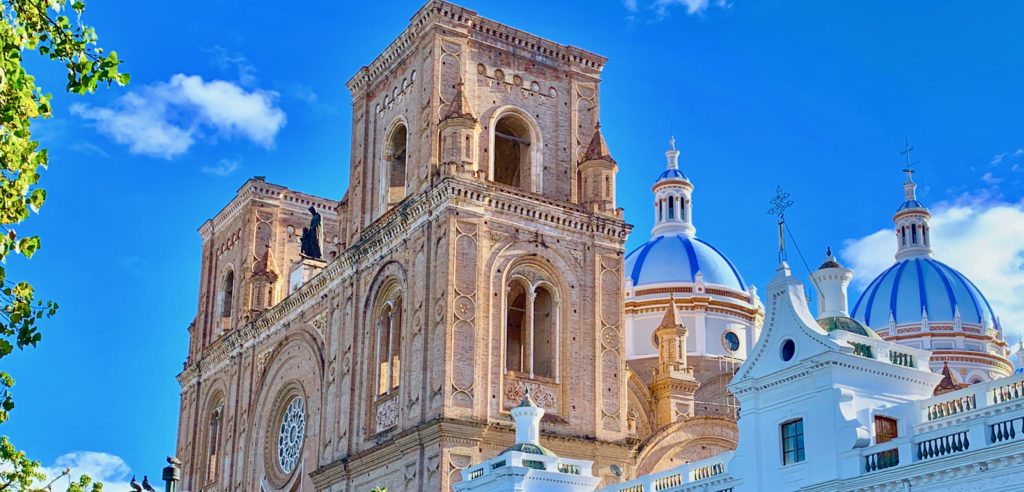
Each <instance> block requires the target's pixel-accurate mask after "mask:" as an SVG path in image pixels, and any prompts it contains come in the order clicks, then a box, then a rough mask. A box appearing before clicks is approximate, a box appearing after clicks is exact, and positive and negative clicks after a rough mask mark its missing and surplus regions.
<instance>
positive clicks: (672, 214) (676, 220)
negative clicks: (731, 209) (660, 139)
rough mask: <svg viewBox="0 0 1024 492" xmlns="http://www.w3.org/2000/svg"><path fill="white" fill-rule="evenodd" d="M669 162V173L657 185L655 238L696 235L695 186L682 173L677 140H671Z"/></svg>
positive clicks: (653, 189)
mask: <svg viewBox="0 0 1024 492" xmlns="http://www.w3.org/2000/svg"><path fill="white" fill-rule="evenodd" d="M665 158H666V160H667V161H668V162H667V164H666V166H665V167H666V168H665V171H664V172H663V173H661V175H659V176H658V180H657V181H655V182H654V186H653V187H652V191H654V228H652V229H651V235H652V236H670V235H678V234H683V235H686V236H693V235H694V234H696V233H697V229H696V228H695V227H694V226H693V209H692V204H691V201H690V197H691V195H692V193H693V183H690V179H689V178H687V177H686V175H685V174H683V172H682V171H680V170H679V151H678V150H676V139H675V137H672V138H670V139H669V149H668V151H667V152H665Z"/></svg>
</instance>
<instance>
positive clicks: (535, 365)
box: [505, 276, 559, 379]
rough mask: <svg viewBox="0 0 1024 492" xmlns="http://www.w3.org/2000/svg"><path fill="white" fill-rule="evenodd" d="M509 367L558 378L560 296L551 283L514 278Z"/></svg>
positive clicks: (508, 330) (507, 336) (509, 308)
mask: <svg viewBox="0 0 1024 492" xmlns="http://www.w3.org/2000/svg"><path fill="white" fill-rule="evenodd" d="M506 296H507V297H506V304H505V369H506V370H507V371H511V372H516V373H520V374H522V375H524V376H527V377H529V378H531V379H534V378H547V379H558V351H559V349H558V347H559V338H558V330H559V311H558V299H557V297H556V295H555V293H554V290H553V288H552V287H551V285H550V284H548V283H547V282H545V281H535V282H533V283H532V284H531V283H530V282H529V281H528V280H527V279H525V278H523V277H518V276H516V277H513V279H512V280H510V281H509V284H508V288H507V290H506Z"/></svg>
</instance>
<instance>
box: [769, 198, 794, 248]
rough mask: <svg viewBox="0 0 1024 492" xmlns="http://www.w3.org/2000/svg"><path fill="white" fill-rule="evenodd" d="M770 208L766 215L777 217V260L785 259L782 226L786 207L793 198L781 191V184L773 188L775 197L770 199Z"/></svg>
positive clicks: (789, 205) (790, 204)
mask: <svg viewBox="0 0 1024 492" xmlns="http://www.w3.org/2000/svg"><path fill="white" fill-rule="evenodd" d="M771 204H772V208H770V209H768V215H774V216H776V217H778V219H779V261H786V240H785V236H783V234H782V231H783V227H784V226H785V224H786V209H788V208H789V207H792V206H793V200H790V199H789V193H787V192H785V191H782V186H779V187H778V188H777V189H776V190H775V198H772V201H771Z"/></svg>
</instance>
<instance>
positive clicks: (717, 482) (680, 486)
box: [601, 452, 733, 492]
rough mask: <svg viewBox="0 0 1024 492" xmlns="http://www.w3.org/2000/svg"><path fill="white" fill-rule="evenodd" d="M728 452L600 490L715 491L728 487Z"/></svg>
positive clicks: (724, 489)
mask: <svg viewBox="0 0 1024 492" xmlns="http://www.w3.org/2000/svg"><path fill="white" fill-rule="evenodd" d="M732 454H733V453H731V452H729V453H722V454H720V455H718V456H715V457H714V458H711V459H707V460H703V461H698V462H696V463H687V464H684V465H681V466H678V467H675V468H672V469H670V470H665V471H663V472H661V473H655V474H651V475H645V476H643V477H640V478H638V479H636V480H631V481H629V482H624V483H620V484H614V485H609V486H607V487H605V488H604V489H601V490H602V492H690V491H697V490H700V491H705V490H707V491H710V492H719V491H726V490H729V489H730V487H731V486H730V485H729V482H731V481H732V479H731V478H729V477H728V474H727V472H728V464H729V461H730V460H732Z"/></svg>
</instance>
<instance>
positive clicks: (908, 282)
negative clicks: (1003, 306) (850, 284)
mask: <svg viewBox="0 0 1024 492" xmlns="http://www.w3.org/2000/svg"><path fill="white" fill-rule="evenodd" d="M922 308H927V309H928V321H929V322H940V323H942V322H948V323H951V322H953V318H954V317H955V314H954V313H955V312H956V308H959V309H960V321H961V322H963V323H970V324H976V325H984V324H987V325H988V326H990V327H998V325H997V323H996V316H995V313H993V312H992V306H990V305H989V303H988V300H986V299H985V296H984V295H982V294H981V291H979V290H978V288H977V287H975V286H974V284H973V283H971V281H970V280H968V279H967V277H965V276H964V275H963V274H962V273H960V272H958V271H956V270H954V269H952V268H950V267H949V266H948V265H946V264H945V263H942V262H941V261H938V260H934V259H932V258H907V259H904V260H902V261H899V262H897V263H896V264H895V265H893V266H891V267H889V269H888V270H886V271H884V272H882V274H881V275H879V276H878V278H876V279H875V280H874V281H873V282H871V284H870V285H868V288H867V289H864V293H863V294H861V296H860V300H858V301H857V304H855V305H854V306H853V314H852V317H853V318H854V319H856V320H857V321H860V322H862V323H864V324H865V325H867V326H869V327H871V328H875V329H878V328H884V327H886V326H888V325H889V313H890V312H891V313H892V314H893V318H894V319H895V320H896V324H901V323H914V322H920V321H921V312H922Z"/></svg>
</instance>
